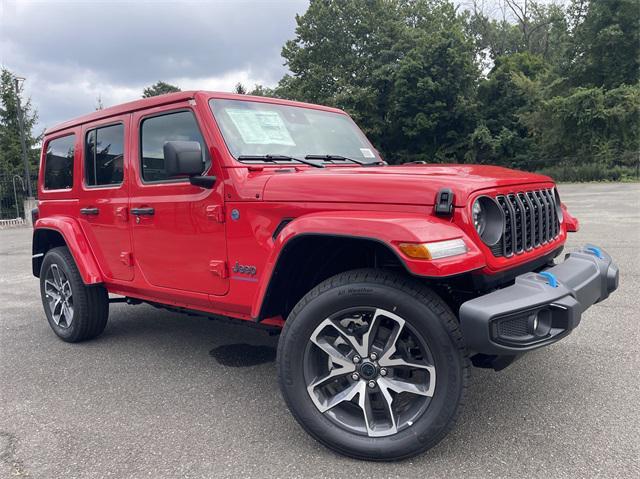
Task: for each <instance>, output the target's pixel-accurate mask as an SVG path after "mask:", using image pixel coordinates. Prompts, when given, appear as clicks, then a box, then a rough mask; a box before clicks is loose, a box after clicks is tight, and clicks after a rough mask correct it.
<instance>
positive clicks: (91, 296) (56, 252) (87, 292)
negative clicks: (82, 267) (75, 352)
mask: <svg viewBox="0 0 640 479" xmlns="http://www.w3.org/2000/svg"><path fill="white" fill-rule="evenodd" d="M40 295H41V297H42V305H43V306H44V311H45V314H46V315H47V320H48V321H49V326H51V329H53V332H54V333H56V335H57V336H58V337H59V338H60V339H62V340H63V341H67V342H69V343H76V342H79V341H84V340H87V339H92V338H95V337H96V336H99V335H100V334H101V333H102V331H104V328H105V326H106V325H107V319H108V317H109V295H108V293H107V290H106V289H105V287H104V286H102V285H91V286H87V285H85V284H84V282H83V281H82V276H80V272H79V271H78V267H77V266H76V263H75V261H74V259H73V256H71V253H70V252H69V249H68V248H67V247H66V246H61V247H58V248H53V249H51V250H49V251H48V252H47V254H46V255H45V257H44V260H43V261H42V267H41V269H40Z"/></svg>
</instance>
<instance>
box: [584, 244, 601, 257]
mask: <svg viewBox="0 0 640 479" xmlns="http://www.w3.org/2000/svg"><path fill="white" fill-rule="evenodd" d="M585 249H586V250H587V252H589V253H591V254H592V255H594V256H595V257H596V258H600V259H602V250H601V249H600V248H598V247H597V246H587V247H586V248H585Z"/></svg>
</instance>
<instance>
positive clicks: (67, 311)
mask: <svg viewBox="0 0 640 479" xmlns="http://www.w3.org/2000/svg"><path fill="white" fill-rule="evenodd" d="M62 316H64V322H65V324H66V326H67V327H69V326H70V325H71V321H73V310H72V309H71V308H70V307H69V305H68V304H67V303H63V305H62Z"/></svg>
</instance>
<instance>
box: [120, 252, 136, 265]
mask: <svg viewBox="0 0 640 479" xmlns="http://www.w3.org/2000/svg"><path fill="white" fill-rule="evenodd" d="M120 261H122V264H124V265H125V266H133V256H132V255H131V253H130V252H128V251H123V252H121V253H120Z"/></svg>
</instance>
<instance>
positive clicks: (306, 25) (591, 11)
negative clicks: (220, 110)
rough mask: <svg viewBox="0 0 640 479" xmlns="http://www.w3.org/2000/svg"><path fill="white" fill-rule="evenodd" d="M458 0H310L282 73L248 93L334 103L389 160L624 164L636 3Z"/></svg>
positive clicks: (619, 167) (633, 113) (635, 84)
mask: <svg viewBox="0 0 640 479" xmlns="http://www.w3.org/2000/svg"><path fill="white" fill-rule="evenodd" d="M469 3H471V4H472V8H471V9H470V11H461V10H460V9H457V8H455V7H454V5H453V3H452V2H450V1H446V0H350V1H344V0H311V3H310V5H309V9H308V10H307V12H306V13H305V14H304V15H301V16H297V17H296V21H297V24H298V26H297V29H296V37H295V38H294V39H293V40H290V41H288V42H287V43H286V44H285V46H284V48H283V50H282V56H283V57H284V58H285V60H286V64H287V65H288V66H289V69H290V71H291V73H290V74H288V75H285V76H284V77H283V78H282V79H281V80H280V82H279V84H278V86H277V87H276V88H275V89H273V90H270V89H265V88H264V87H260V86H256V89H255V90H254V92H252V93H253V94H258V95H262V94H264V95H268V96H277V97H282V98H290V99H295V100H302V101H308V102H314V103H322V104H326V105H332V106H337V107H339V108H343V109H345V110H346V111H348V112H349V113H350V114H351V115H352V116H353V117H354V119H355V120H356V121H357V122H358V123H359V124H360V126H361V127H362V128H363V129H364V131H365V133H367V135H368V136H369V138H370V139H371V140H372V141H373V143H374V144H375V145H376V146H377V147H378V148H379V149H380V150H381V152H382V153H383V154H384V155H385V157H386V159H387V160H388V161H391V162H399V161H400V162H401V161H411V160H426V161H430V162H433V161H466V162H475V163H490V164H498V165H504V166H508V167H515V168H521V169H527V170H541V171H545V172H548V173H552V174H554V175H556V176H558V177H559V178H560V179H567V180H593V179H625V178H628V177H631V176H632V175H634V174H637V173H638V170H639V165H640V163H639V152H640V145H639V140H638V135H639V132H640V118H639V117H638V95H639V94H638V88H640V87H639V78H638V74H639V71H640V69H639V65H638V59H639V58H640V55H639V47H640V38H639V34H638V29H639V28H640V19H639V17H638V15H639V11H640V9H639V8H638V5H637V1H636V0H602V1H597V2H596V1H588V0H574V1H573V2H572V3H571V4H570V5H569V6H568V8H566V9H565V8H563V7H561V6H559V5H557V4H553V3H547V2H535V1H531V0H505V1H504V2H500V3H499V4H498V2H497V1H495V2H493V3H492V2H490V1H489V2H484V1H477V2H468V3H467V4H469ZM499 5H500V6H502V7H504V8H503V10H502V15H496V9H497V7H498V6H499ZM480 6H483V7H487V6H488V7H492V6H493V7H496V8H494V10H493V12H492V14H489V13H487V12H485V11H483V10H482V9H481V8H480Z"/></svg>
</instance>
